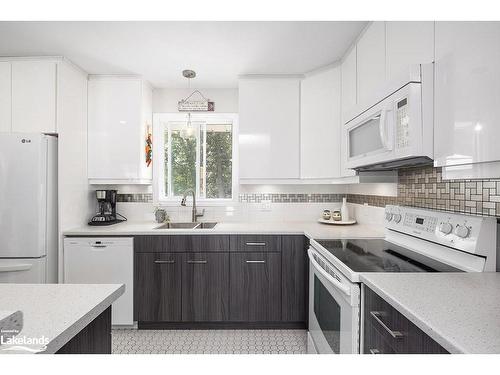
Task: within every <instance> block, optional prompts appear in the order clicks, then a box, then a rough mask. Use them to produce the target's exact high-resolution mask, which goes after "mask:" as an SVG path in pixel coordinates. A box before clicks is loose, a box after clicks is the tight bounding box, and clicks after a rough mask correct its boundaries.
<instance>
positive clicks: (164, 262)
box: [155, 260, 175, 264]
mask: <svg viewBox="0 0 500 375" xmlns="http://www.w3.org/2000/svg"><path fill="white" fill-rule="evenodd" d="M155 263H156V264H174V263H175V260H155Z"/></svg>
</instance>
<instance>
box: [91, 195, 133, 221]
mask: <svg viewBox="0 0 500 375" xmlns="http://www.w3.org/2000/svg"><path fill="white" fill-rule="evenodd" d="M116 195H117V191H116V190H96V191H95V196H96V198H97V214H96V215H95V216H94V217H92V219H90V221H89V225H112V224H116V223H120V222H122V221H125V220H127V219H126V218H125V217H123V216H122V215H120V214H118V213H116ZM118 216H120V217H121V219H119V218H118Z"/></svg>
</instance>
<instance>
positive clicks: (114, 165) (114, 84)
mask: <svg viewBox="0 0 500 375" xmlns="http://www.w3.org/2000/svg"><path fill="white" fill-rule="evenodd" d="M151 101H152V89H151V87H150V86H149V84H147V83H146V82H144V81H143V80H141V79H140V78H136V77H110V76H104V77H99V76H91V77H90V79H89V84H88V178H89V181H90V183H92V184H150V183H151V178H152V167H151V165H150V166H149V167H148V166H147V164H146V154H145V147H146V138H147V133H148V130H149V131H150V129H151V124H152V111H151Z"/></svg>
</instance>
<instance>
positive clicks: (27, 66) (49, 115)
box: [11, 61, 57, 133]
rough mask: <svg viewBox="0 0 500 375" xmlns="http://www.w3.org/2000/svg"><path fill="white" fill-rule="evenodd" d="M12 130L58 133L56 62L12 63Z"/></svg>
mask: <svg viewBox="0 0 500 375" xmlns="http://www.w3.org/2000/svg"><path fill="white" fill-rule="evenodd" d="M11 64H12V131H14V132H21V133H55V132H56V131H57V129H56V63H55V62H50V61H13V62H12V63H11Z"/></svg>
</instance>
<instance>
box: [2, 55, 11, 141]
mask: <svg viewBox="0 0 500 375" xmlns="http://www.w3.org/2000/svg"><path fill="white" fill-rule="evenodd" d="M10 82H11V74H10V62H0V133H1V132H10V131H11V104H12V101H11V99H12V98H11V87H10Z"/></svg>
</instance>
